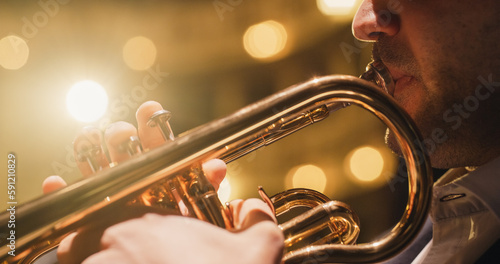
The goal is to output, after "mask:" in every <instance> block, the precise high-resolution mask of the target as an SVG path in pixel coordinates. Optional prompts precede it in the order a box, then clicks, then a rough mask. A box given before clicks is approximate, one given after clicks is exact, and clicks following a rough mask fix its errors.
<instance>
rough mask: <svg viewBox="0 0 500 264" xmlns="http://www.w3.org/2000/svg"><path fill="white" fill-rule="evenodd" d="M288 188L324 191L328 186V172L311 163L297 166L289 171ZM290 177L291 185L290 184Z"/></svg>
mask: <svg viewBox="0 0 500 264" xmlns="http://www.w3.org/2000/svg"><path fill="white" fill-rule="evenodd" d="M286 178H287V182H288V183H286V184H285V185H286V187H287V188H308V189H313V190H316V191H319V192H324V191H325V188H326V181H327V179H326V174H325V172H324V171H323V170H322V169H321V168H319V167H317V166H315V165H311V164H307V165H302V166H298V167H295V168H293V169H291V170H290V172H288V176H287V177H286ZM290 178H291V185H292V186H290Z"/></svg>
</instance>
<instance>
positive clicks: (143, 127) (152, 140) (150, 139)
mask: <svg viewBox="0 0 500 264" xmlns="http://www.w3.org/2000/svg"><path fill="white" fill-rule="evenodd" d="M160 110H163V107H162V106H161V104H160V103H158V102H155V101H147V102H145V103H143V104H142V105H141V106H139V108H138V109H137V112H136V114H135V116H136V119H137V128H138V134H139V138H140V139H141V143H142V147H143V148H144V149H153V148H155V147H158V146H160V145H162V144H163V143H165V139H164V138H163V136H162V134H161V131H160V130H159V129H158V127H151V126H150V125H149V124H148V121H149V119H150V118H151V116H152V115H153V114H154V113H156V112H158V111H160Z"/></svg>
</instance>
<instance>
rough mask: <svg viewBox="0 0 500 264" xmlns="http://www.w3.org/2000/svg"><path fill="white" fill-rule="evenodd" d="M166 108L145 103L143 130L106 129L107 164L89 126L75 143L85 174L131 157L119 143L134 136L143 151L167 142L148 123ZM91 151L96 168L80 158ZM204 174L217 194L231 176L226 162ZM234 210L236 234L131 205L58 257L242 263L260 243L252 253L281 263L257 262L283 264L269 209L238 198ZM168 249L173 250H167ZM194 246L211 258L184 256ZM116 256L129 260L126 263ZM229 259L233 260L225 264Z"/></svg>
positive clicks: (49, 185) (51, 181)
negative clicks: (150, 118)
mask: <svg viewBox="0 0 500 264" xmlns="http://www.w3.org/2000/svg"><path fill="white" fill-rule="evenodd" d="M162 109H163V108H162V107H161V105H160V104H158V103H156V102H146V103H144V104H143V105H141V106H140V107H139V109H138V110H137V114H136V117H137V124H138V131H137V130H136V129H135V127H134V126H133V125H131V124H129V123H126V122H117V123H114V124H112V125H111V126H109V127H108V129H106V131H105V133H104V141H105V145H106V148H107V150H108V153H109V157H110V159H111V161H108V159H107V157H106V155H105V154H104V151H103V149H104V148H103V147H102V146H101V142H102V141H103V140H102V136H101V133H100V131H98V130H97V129H95V128H85V129H84V130H83V131H82V132H81V133H80V134H78V135H77V137H76V139H75V141H74V152H75V153H74V154H75V159H76V160H77V165H78V167H79V169H80V171H81V173H82V175H83V176H84V177H91V176H92V175H93V174H94V173H95V170H96V167H97V168H98V169H102V168H105V167H107V166H109V163H110V162H111V163H115V164H117V163H120V162H123V161H125V160H126V159H128V158H130V156H129V155H128V154H126V153H124V152H123V150H122V149H120V144H121V143H122V142H123V141H124V140H126V139H127V138H129V137H130V136H137V135H138V136H139V138H140V140H141V144H142V148H143V149H144V150H149V149H153V148H155V147H158V146H160V145H161V144H163V143H164V142H165V140H164V139H163V136H162V135H161V133H160V131H159V130H158V128H156V127H155V128H152V127H150V126H149V125H148V124H147V122H148V120H149V117H150V116H151V115H152V114H153V113H155V112H156V111H159V110H162ZM89 149H91V150H92V151H93V152H92V155H93V163H94V164H93V166H91V164H90V163H89V162H88V161H87V160H85V159H84V158H81V153H82V152H85V151H87V150H89ZM96 164H97V166H96ZM203 170H204V172H205V174H206V176H207V179H208V180H209V181H210V183H211V184H212V185H213V186H214V188H215V189H216V190H217V189H218V187H219V184H220V182H221V181H222V180H223V179H224V176H225V174H226V165H225V163H224V162H223V161H221V160H210V161H208V162H206V163H204V164H203ZM64 186H66V183H65V182H64V180H63V179H62V178H61V177H59V176H51V177H48V178H47V179H46V180H45V181H44V182H43V185H42V187H43V191H44V193H48V192H51V191H54V190H57V189H59V188H62V187H64ZM230 211H231V213H232V217H233V219H234V226H235V230H232V231H228V230H224V229H221V228H218V227H216V226H213V225H210V224H207V223H204V222H202V221H199V220H196V219H191V218H187V217H180V216H173V215H169V214H171V213H172V212H171V211H169V210H162V209H159V208H154V207H145V206H127V208H124V209H123V210H117V212H116V213H114V214H113V216H112V217H110V218H109V219H102V220H100V221H98V222H95V223H92V224H91V225H89V226H86V227H84V228H82V229H80V230H78V232H76V233H72V234H70V235H68V236H67V237H66V238H65V239H64V240H63V241H62V242H61V244H60V246H59V249H58V258H59V261H60V263H81V262H82V261H83V260H85V259H86V258H87V257H88V256H91V255H92V257H90V258H89V260H88V261H89V263H221V262H227V263H235V262H238V263H243V262H241V261H240V260H241V257H242V255H241V254H243V252H246V251H247V249H246V248H247V247H248V249H252V250H254V249H255V250H257V247H255V245H257V244H258V245H262V246H263V247H262V248H261V249H259V250H258V251H257V252H254V251H251V252H254V253H255V254H254V256H256V257H257V256H259V258H258V259H260V257H262V259H267V260H271V261H276V262H262V261H261V260H262V259H260V260H258V261H257V262H259V263H279V261H280V259H281V254H282V247H283V237H282V236H283V235H282V233H281V231H280V230H279V229H278V228H277V226H276V224H275V218H274V215H273V213H272V212H271V210H270V209H269V207H268V206H267V205H266V204H265V203H264V202H262V201H261V200H258V199H249V200H246V201H243V200H237V201H233V202H232V203H231V206H230ZM151 212H153V213H155V214H151ZM130 219H133V220H130ZM193 228H194V229H193ZM193 230H194V231H193ZM203 230H204V231H203ZM153 234H154V235H153ZM181 235H182V236H181ZM146 237H149V238H146ZM174 237H175V239H174ZM183 237H184V238H183ZM171 238H172V239H171ZM242 241H247V242H246V243H242ZM276 241H279V243H277V242H276ZM247 243H250V244H247ZM266 245H267V246H266ZM167 247H169V248H172V250H171V251H165V250H164V249H165V248H167ZM190 248H198V249H197V250H198V251H200V252H204V253H206V254H204V255H203V254H197V253H196V254H189V253H185V252H186V250H190ZM96 252H97V254H96ZM117 252H120V254H116V253H117ZM93 254H95V255H93ZM117 255H120V256H128V257H126V258H125V259H126V261H125V260H123V257H121V258H118V257H119V256H117ZM166 255H168V256H166ZM233 255H234V256H233ZM233 257H235V258H233ZM270 257H271V258H270ZM160 259H163V260H160ZM229 259H234V261H222V260H229ZM246 259H249V260H250V258H246ZM104 260H106V261H104ZM158 260H160V261H158ZM202 260H203V261H204V262H202ZM217 260H219V261H217ZM255 260H257V259H255ZM127 261H128V262H127ZM167 261H168V262H167ZM193 261H194V262H193ZM249 263H252V262H249Z"/></svg>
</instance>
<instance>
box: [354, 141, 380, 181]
mask: <svg viewBox="0 0 500 264" xmlns="http://www.w3.org/2000/svg"><path fill="white" fill-rule="evenodd" d="M347 161H348V162H346V165H347V166H348V171H349V172H350V173H351V175H352V176H354V177H355V178H356V179H358V180H361V181H364V182H371V181H374V180H376V179H377V178H378V177H379V176H380V175H381V174H382V171H383V169H384V163H385V162H384V158H383V156H382V153H380V151H379V150H377V149H376V148H373V147H370V146H363V147H359V148H357V149H355V150H353V151H352V152H351V153H350V154H349V155H348V156H347Z"/></svg>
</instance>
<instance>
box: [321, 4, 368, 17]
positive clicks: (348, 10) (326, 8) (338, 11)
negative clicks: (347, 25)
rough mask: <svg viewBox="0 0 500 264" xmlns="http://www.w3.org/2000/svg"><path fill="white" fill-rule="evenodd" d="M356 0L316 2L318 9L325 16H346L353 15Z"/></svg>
mask: <svg viewBox="0 0 500 264" xmlns="http://www.w3.org/2000/svg"><path fill="white" fill-rule="evenodd" d="M357 2H358V1H357V0H316V4H317V5H318V9H319V11H320V12H321V13H323V14H324V15H327V16H347V15H351V14H354V11H355V10H356V8H357Z"/></svg>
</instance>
